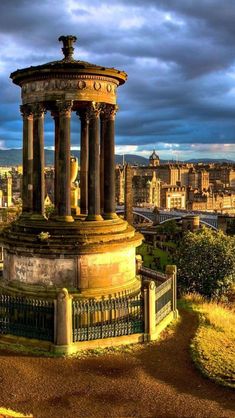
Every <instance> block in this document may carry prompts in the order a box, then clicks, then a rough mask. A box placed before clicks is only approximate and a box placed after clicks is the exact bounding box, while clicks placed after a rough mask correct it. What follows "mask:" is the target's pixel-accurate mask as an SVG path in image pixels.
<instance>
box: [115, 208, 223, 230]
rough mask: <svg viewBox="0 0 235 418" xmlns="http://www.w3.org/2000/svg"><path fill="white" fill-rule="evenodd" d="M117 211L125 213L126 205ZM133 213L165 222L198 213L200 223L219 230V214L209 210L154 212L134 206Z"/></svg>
mask: <svg viewBox="0 0 235 418" xmlns="http://www.w3.org/2000/svg"><path fill="white" fill-rule="evenodd" d="M116 212H117V213H120V214H122V213H124V206H117V210H116ZM133 214H134V215H137V216H140V217H141V218H143V219H144V220H146V221H147V222H148V223H150V224H153V223H156V224H163V223H165V222H168V221H170V220H176V221H178V220H181V219H182V218H185V217H186V216H189V215H196V216H199V218H200V223H202V224H204V225H206V226H208V227H210V228H212V229H215V230H217V229H218V215H217V214H215V213H208V212H191V211H186V210H170V211H169V210H158V211H157V212H154V210H153V209H151V208H147V207H133Z"/></svg>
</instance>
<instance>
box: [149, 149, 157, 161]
mask: <svg viewBox="0 0 235 418" xmlns="http://www.w3.org/2000/svg"><path fill="white" fill-rule="evenodd" d="M149 159H150V160H159V156H158V155H157V154H156V152H155V150H153V152H152V154H151V155H150V157H149Z"/></svg>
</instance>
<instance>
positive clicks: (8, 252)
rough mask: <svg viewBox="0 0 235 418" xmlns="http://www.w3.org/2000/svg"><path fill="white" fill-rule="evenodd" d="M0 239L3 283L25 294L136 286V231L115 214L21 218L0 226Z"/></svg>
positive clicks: (133, 289) (100, 292) (90, 293)
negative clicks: (103, 217)
mask: <svg viewBox="0 0 235 418" xmlns="http://www.w3.org/2000/svg"><path fill="white" fill-rule="evenodd" d="M2 242H3V246H4V269H3V280H4V283H5V286H10V287H13V288H15V289H16V288H18V289H20V288H21V289H22V290H23V289H25V290H27V291H29V292H33V291H34V290H33V288H34V287H35V290H36V288H37V287H39V288H40V289H41V290H40V291H52V292H54V291H57V290H58V289H60V288H62V287H66V288H68V290H69V291H70V292H75V293H78V294H79V295H80V296H82V297H87V298H99V297H102V296H103V297H106V296H114V295H117V294H123V293H137V292H138V291H139V289H140V282H139V280H138V278H136V265H135V248H136V247H137V246H138V245H140V244H141V242H142V235H141V234H139V233H136V232H135V230H134V228H133V227H131V226H130V225H128V223H127V222H126V221H123V220H122V219H120V218H117V219H112V220H105V221H104V220H102V221H89V222H87V221H84V218H82V217H81V218H77V219H76V220H75V221H74V222H72V223H68V222H64V223H63V222H60V223H58V222H56V221H53V220H52V221H47V220H33V221H32V220H31V219H27V218H25V217H23V218H20V219H19V220H18V221H17V222H16V223H14V224H12V225H11V226H10V227H9V228H7V229H5V230H4V232H3V234H2ZM38 290H39V289H38Z"/></svg>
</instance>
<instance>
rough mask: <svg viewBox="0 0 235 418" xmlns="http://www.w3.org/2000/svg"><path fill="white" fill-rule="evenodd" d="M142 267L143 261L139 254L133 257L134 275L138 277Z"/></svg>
mask: <svg viewBox="0 0 235 418" xmlns="http://www.w3.org/2000/svg"><path fill="white" fill-rule="evenodd" d="M142 265H143V260H142V257H141V255H140V254H138V255H136V256H135V266H136V275H137V276H138V275H139V274H141V273H140V269H141V267H142Z"/></svg>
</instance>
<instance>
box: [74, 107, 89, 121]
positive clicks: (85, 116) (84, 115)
mask: <svg viewBox="0 0 235 418" xmlns="http://www.w3.org/2000/svg"><path fill="white" fill-rule="evenodd" d="M76 115H78V116H79V119H80V121H81V122H85V123H89V110H88V109H80V110H77V112H76Z"/></svg>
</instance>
